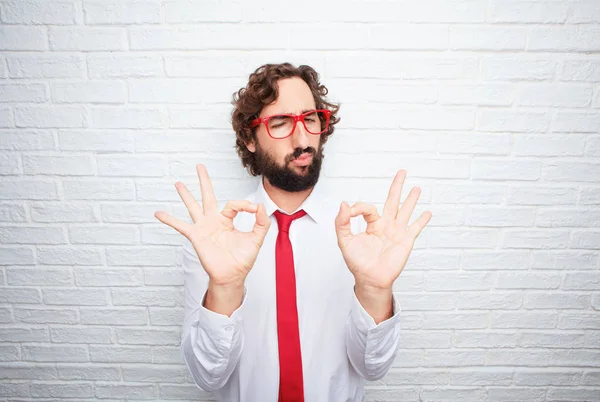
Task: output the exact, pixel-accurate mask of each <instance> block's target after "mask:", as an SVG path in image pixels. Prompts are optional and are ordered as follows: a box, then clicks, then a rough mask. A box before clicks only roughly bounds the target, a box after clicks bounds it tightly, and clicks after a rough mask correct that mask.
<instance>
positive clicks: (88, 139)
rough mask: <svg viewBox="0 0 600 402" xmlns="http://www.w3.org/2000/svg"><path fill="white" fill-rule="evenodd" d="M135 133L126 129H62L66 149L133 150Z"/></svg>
mask: <svg viewBox="0 0 600 402" xmlns="http://www.w3.org/2000/svg"><path fill="white" fill-rule="evenodd" d="M133 138H134V137H133V133H131V132H128V131H126V130H108V131H104V130H87V129H86V130H73V131H72V130H60V131H59V132H58V144H59V148H60V149H61V150H64V151H97V152H133Z"/></svg>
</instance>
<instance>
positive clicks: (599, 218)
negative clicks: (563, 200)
mask: <svg viewBox="0 0 600 402" xmlns="http://www.w3.org/2000/svg"><path fill="white" fill-rule="evenodd" d="M536 226H538V227H598V226H600V211H597V210H594V209H579V210H573V209H566V208H561V209H547V208H543V209H542V208H540V209H538V212H537V215H536Z"/></svg>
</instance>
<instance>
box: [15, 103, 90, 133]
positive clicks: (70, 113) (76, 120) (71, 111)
mask: <svg viewBox="0 0 600 402" xmlns="http://www.w3.org/2000/svg"><path fill="white" fill-rule="evenodd" d="M85 119H86V111H85V109H84V108H83V107H81V106H16V107H15V123H16V125H17V127H26V128H27V127H30V128H73V127H84V121H85Z"/></svg>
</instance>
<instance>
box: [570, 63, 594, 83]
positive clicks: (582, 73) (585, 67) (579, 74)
mask: <svg viewBox="0 0 600 402" xmlns="http://www.w3.org/2000/svg"><path fill="white" fill-rule="evenodd" d="M560 78H561V79H562V80H564V81H585V82H594V81H595V82H600V60H565V61H564V62H563V65H562V69H561V74H560Z"/></svg>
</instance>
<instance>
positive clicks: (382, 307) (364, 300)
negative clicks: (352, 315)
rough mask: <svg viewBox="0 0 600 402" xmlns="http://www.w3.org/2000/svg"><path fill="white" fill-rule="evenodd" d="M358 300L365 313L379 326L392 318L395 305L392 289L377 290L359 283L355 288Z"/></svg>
mask: <svg viewBox="0 0 600 402" xmlns="http://www.w3.org/2000/svg"><path fill="white" fill-rule="evenodd" d="M354 292H355V293H356V298H357V299H358V301H359V302H360V304H361V305H362V306H363V308H364V309H365V311H366V312H367V313H368V314H369V315H370V316H371V317H372V318H373V320H374V321H375V324H379V323H380V322H382V321H385V320H387V319H389V318H390V317H392V315H393V308H394V304H393V301H392V299H393V298H392V288H391V287H390V288H376V287H373V286H369V285H366V284H362V283H360V282H357V283H356V285H355V287H354Z"/></svg>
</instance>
